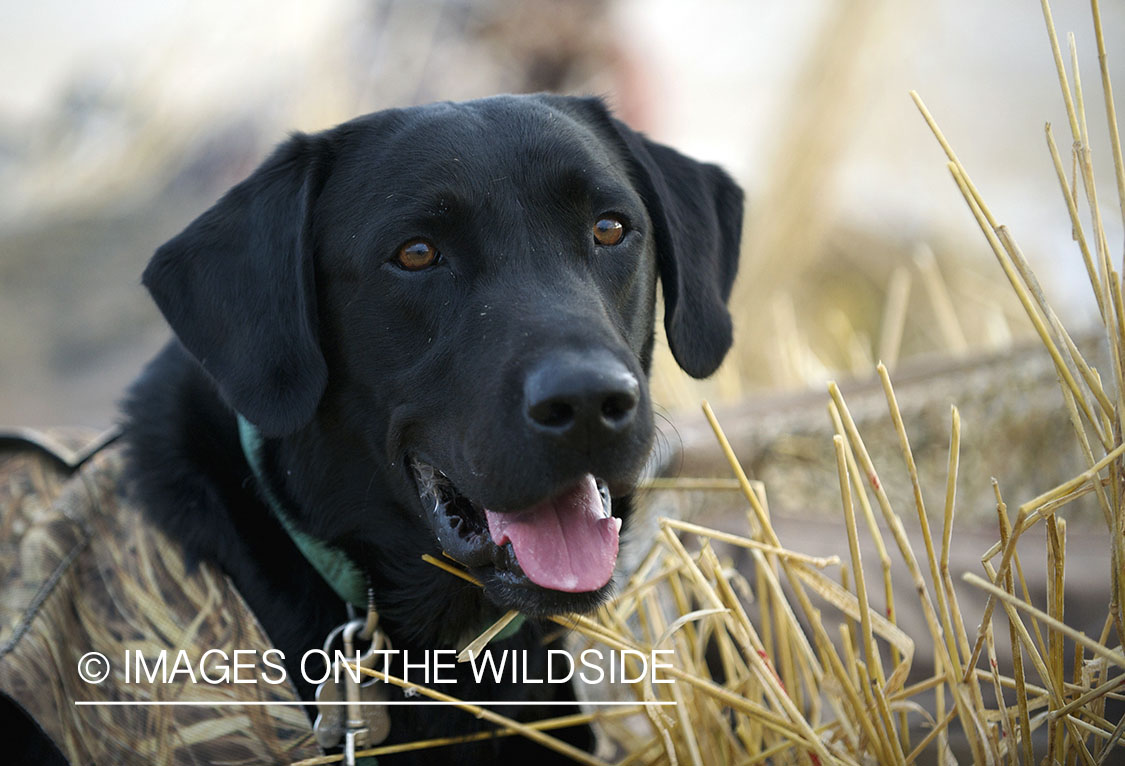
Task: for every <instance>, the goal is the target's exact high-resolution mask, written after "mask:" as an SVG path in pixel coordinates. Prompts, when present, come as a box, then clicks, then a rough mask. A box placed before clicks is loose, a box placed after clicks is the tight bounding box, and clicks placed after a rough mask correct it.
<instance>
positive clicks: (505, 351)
mask: <svg viewBox="0 0 1125 766" xmlns="http://www.w3.org/2000/svg"><path fill="white" fill-rule="evenodd" d="M607 213H613V214H615V215H616V216H617V217H619V218H621V219H622V220H623V221H624V222H625V223H626V228H627V231H628V233H627V234H626V237H625V239H624V240H623V241H622V243H621V244H619V245H616V246H613V247H604V246H599V245H596V244H595V242H594V239H593V237H592V230H591V227H592V226H593V224H594V222H595V221H597V220H598V219H599V218H600V217H603V216H604V215H605V214H607ZM741 219H742V194H741V191H740V190H739V189H738V187H737V186H736V185H735V184H734V183H733V182H732V181H731V180H730V179H729V177H727V175H726V174H725V173H723V172H722V171H721V170H719V169H718V168H716V167H714V166H710V165H702V164H699V163H697V162H695V161H693V160H690V159H688V158H686V157H684V156H682V155H680V154H678V153H676V152H674V151H673V150H671V149H669V148H667V147H664V146H660V145H658V144H655V143H653V142H651V141H649V140H648V139H646V138H644V137H643V136H641V135H640V134H637V133H635V132H633V131H632V130H631V129H629V128H628V127H626V126H625V125H623V124H621V123H620V122H618V121H617V120H615V119H613V118H612V117H611V116H610V115H609V114H608V113H607V111H606V110H605V108H604V106H603V105H602V104H601V102H600V101H598V100H596V99H572V98H564V97H556V96H523V97H511V96H503V97H497V98H491V99H485V100H481V101H474V102H468V103H463V104H437V105H431V106H426V107H417V108H411V109H402V110H388V111H384V112H379V113H376V114H372V115H368V116H366V117H361V118H358V119H356V120H353V121H351V122H348V123H345V124H343V125H341V126H339V127H337V128H334V129H332V130H328V131H325V132H323V133H318V134H315V135H296V136H294V137H292V138H291V139H290V140H289V141H288V142H286V143H285V144H283V145H282V146H281V147H280V148H278V149H277V150H276V151H275V152H274V154H273V155H272V156H271V157H270V158H269V159H267V160H266V162H265V163H264V164H263V165H262V166H261V167H260V168H259V169H258V170H257V171H255V172H254V173H253V174H252V175H251V176H250V177H249V178H247V179H246V180H245V181H243V182H242V183H240V184H239V185H237V186H236V187H234V188H233V189H232V190H231V191H230V192H229V193H228V194H227V195H226V196H224V197H223V198H222V199H221V200H220V201H219V202H218V203H217V204H216V205H215V206H214V207H213V208H211V209H210V210H208V211H207V212H206V213H204V214H203V215H201V216H200V217H199V218H198V219H197V220H196V221H195V222H193V223H192V224H191V225H189V226H188V227H187V229H185V230H184V232H183V233H181V234H180V235H179V236H177V237H175V238H174V239H172V240H171V241H170V242H168V243H167V244H166V245H164V246H163V247H161V248H160V249H159V250H158V251H157V253H156V255H155V257H154V258H153V259H152V262H151V263H150V265H149V266H148V269H147V270H146V271H145V275H144V283H145V285H146V286H147V287H148V289H149V290H150V292H151V293H152V295H153V298H154V299H155V300H156V302H157V304H158V305H159V307H160V309H161V310H162V312H163V313H164V315H165V317H166V318H167V320H168V322H169V324H170V325H171V326H172V329H173V330H174V332H175V333H176V337H177V339H178V340H174V341H172V343H171V344H170V345H169V346H168V347H167V348H165V350H164V351H163V352H162V353H161V354H160V355H159V356H158V357H157V358H156V359H155V360H154V361H153V362H152V363H151V364H150V366H149V367H148V369H147V370H146V371H145V373H144V375H143V376H142V377H141V378H140V379H139V380H138V382H137V383H136V384H135V386H134V388H133V389H132V391H131V394H130V397H129V399H128V402H127V404H126V407H125V412H126V436H127V439H128V443H129V447H130V452H129V455H130V480H131V483H132V491H133V492H135V495H136V497H137V498H138V499H139V501H140V502H141V503H143V505H144V507H145V508H146V509H147V512H148V513H150V514H151V517H152V518H153V519H154V520H155V521H156V522H157V523H158V524H160V525H161V526H163V527H164V528H165V529H167V530H168V531H169V532H170V533H171V534H172V535H173V537H174V538H175V539H177V540H180V541H182V543H183V545H184V547H185V549H186V551H187V552H188V554H189V555H190V556H191V557H193V558H194V559H195V560H210V561H214V562H216V563H217V564H218V565H219V566H221V567H222V568H223V569H224V570H225V571H226V572H227V573H228V574H229V575H230V576H231V577H232V579H233V581H234V582H235V584H236V585H237V587H238V588H239V590H240V591H241V593H242V594H243V596H244V597H245V599H246V601H247V602H248V604H249V605H250V607H251V608H252V609H253V610H254V612H255V613H256V614H257V615H258V617H259V618H260V620H261V622H262V624H263V626H264V627H265V629H266V631H267V632H268V634H269V635H270V637H271V639H272V640H273V641H274V642H275V644H276V645H277V646H278V648H280V649H282V650H283V651H284V652H285V653H286V656H287V657H291V658H292V657H299V656H300V655H301V653H302V652H304V651H305V650H306V649H308V648H312V647H315V646H319V645H320V644H321V642H322V641H323V638H324V636H325V634H326V633H327V632H328V631H329V630H330V629H331V628H333V627H334V626H336V625H338V624H339V623H340V622H342V621H343V619H344V606H343V605H342V604H341V603H340V601H339V599H338V598H337V597H336V596H335V595H334V593H333V592H332V590H331V589H330V588H329V587H328V586H327V585H326V584H325V583H324V582H323V581H322V580H321V579H320V578H319V577H318V576H317V575H316V574H315V572H314V571H313V570H312V568H311V567H310V566H309V564H308V563H307V562H306V561H304V559H303V558H302V557H301V556H300V554H299V553H298V552H297V551H296V549H295V547H294V545H293V544H292V543H291V542H290V541H289V539H288V538H287V536H286V535H285V533H284V531H283V530H282V529H281V527H280V526H279V524H278V523H277V522H276V520H275V519H274V518H273V517H272V515H271V512H270V511H269V509H268V508H267V507H266V506H265V505H264V504H263V502H262V500H261V495H260V488H259V487H257V486H256V484H255V482H254V481H253V479H252V478H251V472H250V469H249V467H248V465H247V463H246V460H245V458H244V457H243V455H242V452H241V449H240V445H239V441H238V434H237V427H236V425H235V412H239V413H241V414H242V415H244V416H245V417H246V418H247V419H248V420H250V421H251V422H252V423H254V424H255V425H256V426H257V427H258V428H259V430H260V431H261V432H262V433H263V434H264V435H265V436H266V437H268V438H267V439H266V447H265V455H264V457H265V461H266V465H267V471H268V474H269V477H270V479H269V481H270V482H271V484H272V485H273V490H274V491H275V492H276V493H277V494H279V495H280V496H281V497H282V499H283V502H284V504H285V505H286V507H287V509H288V510H289V512H290V514H291V515H292V516H293V517H294V519H295V520H296V522H297V524H298V525H299V526H300V527H301V528H303V529H304V530H306V531H307V532H309V533H310V534H312V535H314V536H316V537H318V538H321V539H324V540H326V541H328V542H330V543H331V544H334V545H337V546H339V547H341V548H343V549H345V550H346V551H347V552H348V553H349V555H350V556H351V557H352V559H353V560H354V561H356V562H358V563H359V564H360V565H361V566H362V567H363V568H364V569H365V570H366V572H367V574H368V576H369V577H370V578H371V581H372V584H373V585H374V588H375V593H376V599H377V606H378V609H379V611H380V613H381V617H382V620H383V622H382V625H383V627H384V628H385V629H386V630H387V632H388V633H389V635H390V636H391V638H392V640H393V642H394V644H395V646H396V648H408V649H409V648H419V649H422V648H431V649H432V648H438V647H449V646H451V645H453V643H454V642H456V641H457V640H458V639H460V638H461V637H463V636H464V635H465V634H466V633H467V632H471V631H472V630H473V629H475V628H478V627H480V626H481V625H483V624H486V623H487V622H488V620H490V619H493V618H495V617H498V616H499V615H501V614H502V613H503V612H504V611H505V610H507V609H509V608H518V609H521V610H523V611H525V612H527V613H529V614H532V615H538V616H542V615H545V614H549V613H555V612H559V611H571V610H588V609H590V608H592V607H594V606H595V605H596V604H598V603H600V602H601V601H602V600H604V598H605V597H606V596H607V595H608V591H609V589H610V587H609V586H606V587H605V588H602V589H600V590H598V591H595V592H593V593H581V594H571V593H561V592H557V591H547V590H545V589H543V588H539V587H537V586H534V585H531V584H529V583H527V582H523V581H520V580H519V578H513V577H505V576H500V575H498V574H497V573H496V572H495V571H492V570H491V568H490V567H480V568H478V569H477V570H476V574H477V575H478V576H479V577H481V579H482V580H483V581H484V583H485V589H484V591H483V592H482V591H481V590H479V589H477V588H475V587H473V586H470V585H467V584H464V583H461V582H460V581H458V580H454V579H452V578H451V577H450V576H449V575H447V574H444V573H442V572H440V571H438V570H436V569H434V568H433V567H432V566H430V565H428V564H426V563H424V562H422V560H421V558H420V557H421V555H422V554H423V553H433V554H438V553H439V552H440V551H439V546H438V544H437V542H436V540H435V537H434V532H433V531H432V529H431V528H430V526H429V525H428V523H427V521H426V519H425V516H426V514H425V511H424V509H422V508H421V504H420V501H419V497H418V493H417V487H416V486H415V484H414V479H413V477H412V474H411V472H410V469H409V464H410V461H412V460H422V461H424V462H426V463H429V464H431V465H434V466H438V467H440V468H441V470H442V471H444V472H445V473H446V474H447V475H448V477H449V478H450V479H451V480H452V482H453V484H455V485H456V487H457V490H458V491H459V492H461V493H462V494H463V495H464V496H466V497H469V498H472V499H473V500H474V501H477V502H478V503H479V504H481V505H483V506H486V507H488V508H492V509H494V510H498V511H504V510H512V509H518V508H521V507H525V506H528V505H530V504H532V503H534V502H536V501H539V500H542V499H543V498H546V497H551V496H554V495H555V494H557V493H559V492H560V491H562V490H564V489H566V488H567V487H568V486H570V485H572V484H573V483H574V482H575V481H576V479H577V477H580V476H582V475H584V474H587V473H592V474H594V475H595V476H598V477H601V478H603V479H605V480H606V481H607V483H608V485H609V487H610V489H611V491H612V493H613V495H614V513H615V515H619V516H627V515H628V511H629V508H630V497H629V496H630V492H631V491H632V488H633V486H634V484H635V482H636V479H637V476H638V474H639V472H640V470H641V468H642V467H643V465H644V463H645V460H646V458H647V456H648V453H649V450H650V448H651V444H652V439H653V425H652V414H651V404H650V402H649V398H648V393H647V386H646V385H645V382H646V380H647V374H648V370H649V365H650V362H651V354H652V346H653V321H654V305H655V288H656V282H657V278H658V276H659V279H660V281H661V283H662V286H663V294H664V303H665V326H666V331H667V336H668V340H669V343H670V344H671V347H672V350H673V352H674V354H675V357H676V359H677V361H678V362H679V363H680V365H681V366H682V367H683V368H684V369H685V370H687V372H689V373H691V374H692V375H695V376H705V375H708V374H710V373H711V372H713V371H714V370H715V368H716V367H717V366H718V365H719V363H720V362H721V361H722V359H723V356H724V355H725V354H726V352H727V350H728V348H729V347H730V344H731V322H730V316H729V314H728V313H727V309H726V300H727V298H728V296H729V294H730V289H731V284H732V282H733V280H734V276H735V272H736V269H737V256H738V242H739V236H740V230H741ZM418 237H423V238H425V239H427V240H428V241H430V242H432V243H433V244H434V245H435V246H436V247H437V249H438V250H439V251H440V252H441V253H442V260H441V261H440V263H438V264H437V265H436V266H434V267H433V268H431V269H428V270H424V271H417V272H408V271H405V270H403V269H402V268H400V267H399V266H398V265H396V264H395V262H394V261H393V259H394V256H395V254H396V252H397V250H398V248H399V247H400V246H401V245H402V244H403V243H405V242H408V241H410V240H412V239H414V238H418ZM565 354H579V355H582V354H601V355H603V356H604V357H605V358H611V359H612V360H613V364H614V365H616V367H615V369H617V370H619V372H620V375H621V376H624V377H626V378H628V377H632V378H635V380H637V381H639V382H640V385H639V389H640V390H639V394H638V395H637V398H636V401H635V403H632V404H630V407H632V408H633V410H631V411H630V412H629V413H628V415H629V417H628V418H627V419H625V420H624V421H623V422H624V423H625V425H622V426H621V427H620V428H618V429H616V430H613V431H612V432H611V431H610V430H606V429H603V431H598V432H597V433H596V434H594V436H591V437H589V438H585V439H584V440H583V441H581V443H580V442H579V441H578V440H576V439H574V438H570V439H560V438H557V434H553V433H549V432H547V431H548V429H545V428H543V427H539V426H537V425H536V424H535V423H529V419H528V417H527V414H526V412H525V410H526V402H525V401H524V399H525V397H526V392H525V388H526V382H527V379H528V376H529V375H530V374H532V372H533V371H534V370H536V369H542V368H543V367H544V365H550V364H552V360H557V359H559V358H561V356H560V355H565ZM545 625H549V623H545V624H543V625H541V624H539V623H538V622H535V621H531V622H530V623H529V625H528V626H527V627H525V629H524V630H522V631H521V632H520V633H519V634H518V635H517V636H515V637H514V638H512V639H509V641H508V642H507V643H505V644H503V647H504V648H528V649H530V650H532V655H533V656H534V657H537V658H538V659H537V660H536V661H537V662H540V663H541V662H543V661H544V658H545V653H544V649H543V647H542V643H541V639H542V637H543V635H544V632H545V631H546V630H547V628H546V627H545ZM291 677H293V678H297V677H298V676H297V674H296V673H295V672H292V669H291ZM442 690H443V691H448V692H449V693H453V694H459V695H462V696H465V697H468V698H473V699H481V698H492V699H521V698H524V699H528V700H535V699H542V698H549V697H551V696H553V695H556V694H561V695H564V696H565V698H567V699H572V697H571V696H570V695H571V694H572V692H571V690H569V689H566V688H563V689H559V688H558V687H557V686H555V687H550V686H548V685H540V686H531V685H526V686H525V685H520V686H516V687H513V686H510V685H500V686H499V687H498V688H473V687H471V686H469V685H462V686H461V687H459V688H456V689H453V688H448V687H442ZM300 691H301V693H302V695H308V696H305V697H303V698H304V699H311V694H312V690H311V689H308V688H301V689H300ZM413 707H414V706H405V707H398V708H393V709H392V733H391V741H409V740H412V739H418V738H423V737H429V736H439V735H445V734H450V733H456V732H463V731H470V730H473V729H475V728H477V727H479V726H480V725H481V723H480V722H478V721H476V720H475V719H473V718H472V717H471V716H468V715H465V714H464V713H460V712H458V711H456V710H452V709H444V708H443V709H435V708H427V709H425V710H418V711H414V710H413ZM543 710H544V708H540V709H536V708H534V707H530V706H528V707H526V708H524V709H522V710H516V711H510V710H509V711H501V712H507V713H508V714H511V715H514V716H515V717H517V718H522V719H531V718H535V717H540V716H541V715H542V714H543ZM550 712H551V714H554V713H560V714H561V711H560V710H559V709H557V708H555V709H550ZM571 738H572V740H573V741H574V742H575V743H576V744H578V745H580V746H582V747H588V746H589V745H590V741H589V739H590V738H589V732H588V731H586V730H577V731H576V732H573V733H572V734H571ZM532 751H535V752H539V753H540V754H539V755H537V756H536V757H539V758H542V757H544V753H545V751H542V752H540V751H538V750H537V749H536V746H532V745H531V744H529V743H527V742H525V741H523V740H522V739H521V738H518V737H512V738H507V739H504V740H499V741H498V742H495V743H486V744H483V745H480V746H476V747H474V748H472V749H469V748H466V749H464V750H463V751H459V752H457V753H456V756H454V753H453V751H441V752H440V753H439V755H440V758H441V759H445V758H452V757H456V758H457V759H458V760H459V761H461V762H472V761H479V762H492V761H493V760H494V759H496V758H498V757H503V758H505V759H508V758H520V757H521V756H524V755H525V754H529V753H531V752H532ZM412 757H413V756H404V760H403V761H402V762H413V761H411V760H409V759H410V758H412ZM433 757H434V756H433V755H421V756H419V757H418V758H419V761H425V760H431V759H432V758H433ZM529 757H530V756H529ZM546 757H547V758H548V760H549V757H550V754H546ZM380 762H381V763H383V761H382V760H381V761H380ZM386 762H387V763H397V762H399V761H394V760H392V759H387V761H386Z"/></svg>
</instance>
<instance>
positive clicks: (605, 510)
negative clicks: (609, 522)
mask: <svg viewBox="0 0 1125 766" xmlns="http://www.w3.org/2000/svg"><path fill="white" fill-rule="evenodd" d="M598 495H600V496H601V498H602V518H606V519H608V518H609V517H610V516H612V515H613V512H612V508H613V498H611V497H610V496H609V487H607V486H606V483H605V482H604V481H602V480H601V479H598Z"/></svg>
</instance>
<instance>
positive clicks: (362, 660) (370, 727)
mask: <svg viewBox="0 0 1125 766" xmlns="http://www.w3.org/2000/svg"><path fill="white" fill-rule="evenodd" d="M372 601H373V600H372ZM378 622H379V616H378V614H377V613H376V612H375V608H374V606H373V604H372V605H370V606H369V607H368V610H367V616H366V617H365V618H363V619H353V620H349V621H348V622H345V623H344V624H343V625H340V626H338V627H336V628H335V629H333V630H332V632H331V633H329V634H328V637H327V638H326V639H325V641H324V651H325V652H326V653H327V654H328V656H329V658H332V660H333V662H332V668H331V671H330V673H329V676H328V678H327V679H326V680H325V681H324V682H323V683H321V684H319V685H318V686H317V688H316V703H317V706H316V707H317V716H316V721H315V722H314V723H313V732H314V733H315V735H316V741H317V744H319V745H320V746H321V747H322V748H326V749H327V748H332V747H338V746H339V745H340V743H341V742H343V744H344V763H346V764H347V765H348V766H355V762H356V761H355V753H356V750H357V749H362V748H365V747H372V746H374V745H378V744H379V743H380V742H382V741H383V740H385V739H386V738H387V735H388V734H389V733H390V730H391V719H390V715H389V713H388V709H387V707H386V706H385V705H372V704H361V703H372V702H386V701H387V700H388V699H389V698H390V695H389V694H388V691H387V688H386V684H383V683H380V682H379V681H378V680H377V679H374V678H367V679H365V680H364V679H361V680H360V681H359V682H358V683H357V682H356V681H355V680H354V679H353V678H352V675H351V673H352V672H354V671H352V670H350V669H349V668H347V667H344V663H343V661H342V660H336V659H334V658H335V655H334V654H333V649H334V647H336V646H337V641H338V640H341V639H342V643H343V650H344V651H343V657H345V658H347V659H349V660H350V659H352V658H354V657H355V656H356V648H355V645H356V641H357V639H358V640H359V641H370V644H369V646H368V647H367V650H366V651H364V652H363V653H362V654H360V656H359V665H360V666H361V667H365V668H373V667H375V664H376V662H377V661H378V659H379V656H380V655H379V654H378V653H377V652H380V651H382V650H386V649H390V648H391V646H390V641H389V640H388V639H387V637H386V635H385V634H384V633H383V632H382V631H380V630H379V629H378ZM337 678H339V682H337V681H336V679H337ZM340 702H346V703H348V704H345V705H340V704H331V703H340ZM325 703H327V704H325Z"/></svg>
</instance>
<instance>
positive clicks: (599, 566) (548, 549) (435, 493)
mask: <svg viewBox="0 0 1125 766" xmlns="http://www.w3.org/2000/svg"><path fill="white" fill-rule="evenodd" d="M411 463H412V467H413V469H414V480H415V483H416V484H417V487H418V495H419V497H420V498H421V500H422V507H423V508H424V509H425V510H426V512H427V513H428V514H429V517H430V518H429V521H430V526H431V528H432V529H433V531H434V534H435V536H436V537H437V540H438V543H439V544H440V545H441V547H442V550H444V551H445V553H446V554H447V555H449V556H450V557H452V558H453V559H455V560H456V561H459V562H461V563H462V564H464V565H465V566H467V567H470V568H473V569H477V568H481V567H493V568H494V569H495V570H496V572H497V574H504V575H506V578H508V579H514V580H517V581H523V580H526V581H530V583H531V584H533V585H536V586H539V587H540V588H546V589H548V590H554V591H562V592H565V593H586V592H589V591H596V590H598V589H600V588H602V587H604V586H605V585H606V584H607V583H609V581H610V578H611V577H612V576H613V569H614V566H615V565H616V563H617V548H618V535H619V533H620V530H621V519H619V518H616V517H614V516H613V514H612V512H611V511H612V502H611V500H610V495H609V489H608V488H607V486H606V483H605V482H604V481H602V480H600V479H597V478H595V477H594V476H592V475H590V474H586V475H585V476H583V477H582V478H580V479H579V480H578V481H577V482H576V483H575V484H574V485H573V486H571V487H570V488H568V489H566V490H565V491H563V492H561V493H559V494H558V495H555V496H553V497H549V498H546V499H544V500H542V501H540V502H538V503H535V504H534V505H531V506H529V507H527V508H523V509H520V510H516V511H506V512H499V511H491V510H489V509H487V508H485V507H483V506H481V505H480V504H479V503H477V502H475V501H473V500H471V499H470V498H468V497H466V496H465V495H463V494H461V492H459V491H458V490H457V488H456V487H455V486H454V485H453V482H451V481H450V480H449V478H448V477H447V476H446V475H445V474H444V473H442V472H441V471H440V470H438V469H437V468H434V467H433V466H431V465H429V464H427V463H423V462H421V461H420V460H417V459H415V460H412V461H411Z"/></svg>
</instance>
